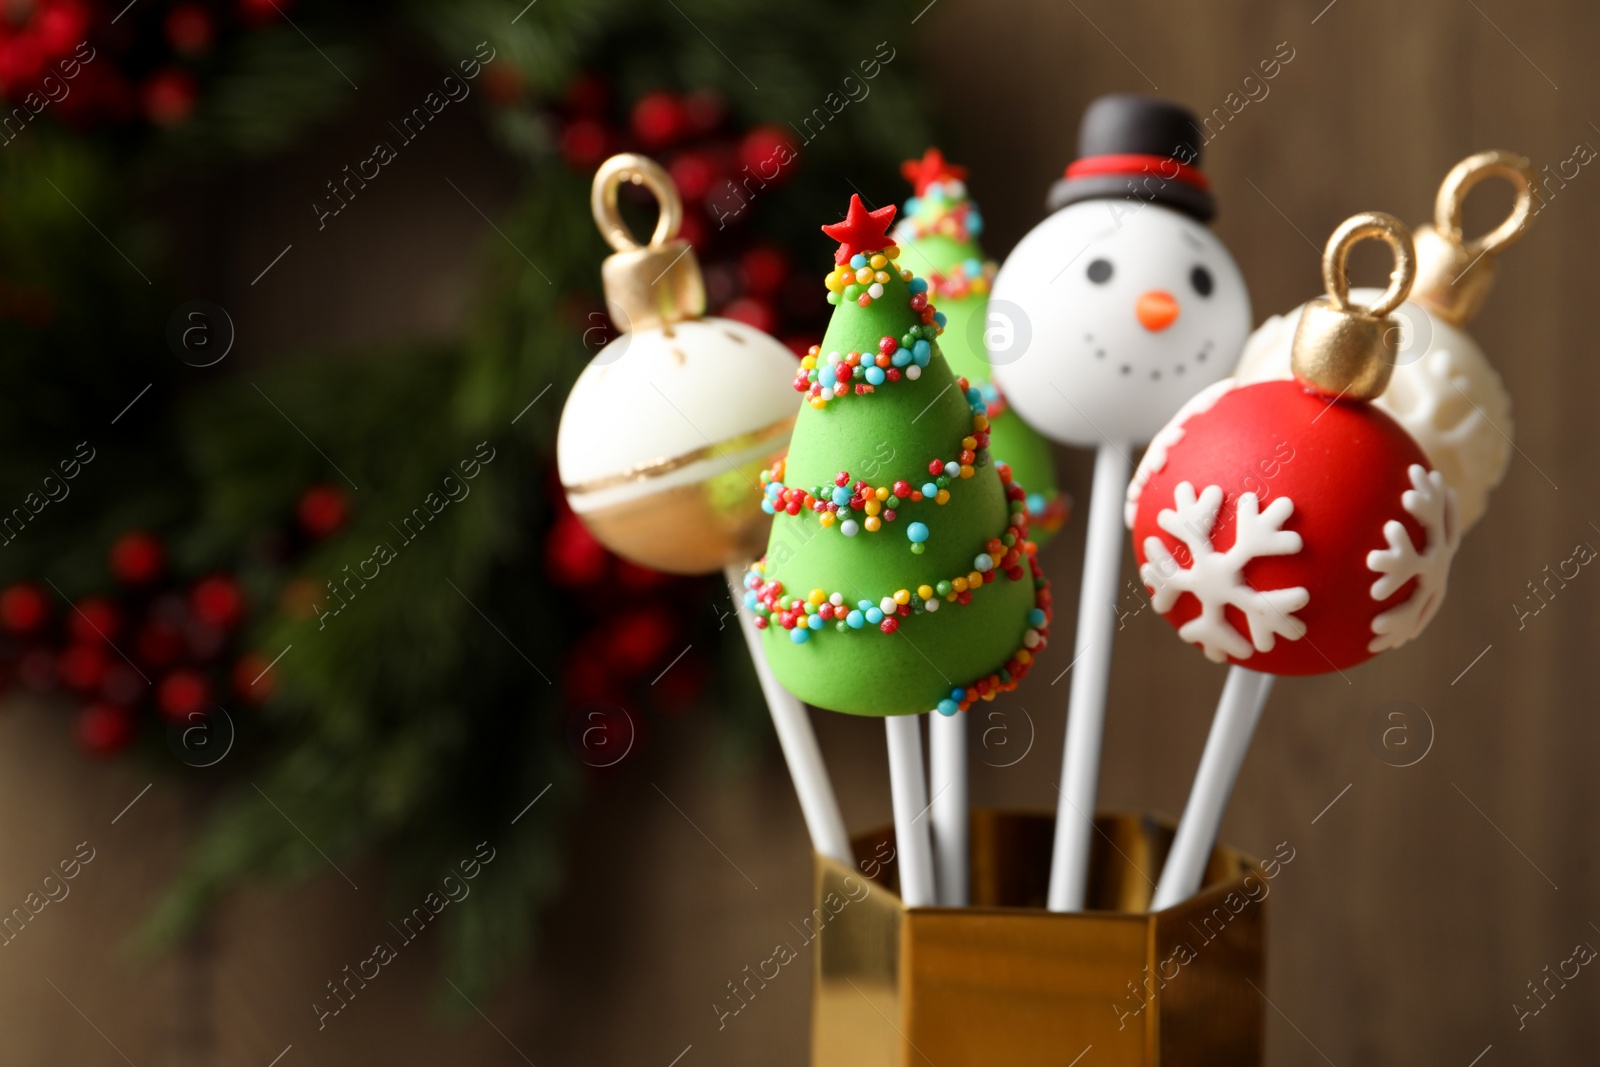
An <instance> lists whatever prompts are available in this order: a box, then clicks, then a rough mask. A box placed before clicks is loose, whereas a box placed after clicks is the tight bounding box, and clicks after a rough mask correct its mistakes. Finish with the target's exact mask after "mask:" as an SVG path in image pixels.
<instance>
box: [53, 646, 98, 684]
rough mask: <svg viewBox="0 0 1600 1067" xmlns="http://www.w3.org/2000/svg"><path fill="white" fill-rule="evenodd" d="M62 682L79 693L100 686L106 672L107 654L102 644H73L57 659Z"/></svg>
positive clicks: (57, 668) (57, 667)
mask: <svg viewBox="0 0 1600 1067" xmlns="http://www.w3.org/2000/svg"><path fill="white" fill-rule="evenodd" d="M56 671H57V672H58V673H59V674H60V676H61V684H62V685H64V686H66V687H67V688H68V689H73V690H76V691H77V692H79V693H92V692H94V691H95V690H97V689H99V688H100V683H101V681H102V680H103V679H104V678H105V673H106V655H105V652H104V650H103V646H101V645H98V644H96V645H73V646H71V647H70V648H68V649H67V650H66V651H65V652H63V653H61V656H60V658H59V659H57V660H56Z"/></svg>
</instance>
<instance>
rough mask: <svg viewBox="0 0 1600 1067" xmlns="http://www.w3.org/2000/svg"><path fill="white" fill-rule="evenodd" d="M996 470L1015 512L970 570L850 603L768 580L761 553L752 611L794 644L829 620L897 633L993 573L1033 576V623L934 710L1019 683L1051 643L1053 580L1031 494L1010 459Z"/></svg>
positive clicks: (947, 711)
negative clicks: (1035, 533)
mask: <svg viewBox="0 0 1600 1067" xmlns="http://www.w3.org/2000/svg"><path fill="white" fill-rule="evenodd" d="M998 471H999V474H1000V478H1001V482H1002V483H1003V484H1004V486H1005V490H1006V500H1007V501H1008V504H1009V507H1010V511H1011V520H1010V525H1009V526H1008V527H1007V528H1006V532H1005V533H1004V534H1003V535H1001V536H1000V537H996V538H990V539H989V541H988V542H987V543H986V544H985V545H984V546H983V551H981V552H979V553H978V554H977V555H976V556H975V557H974V558H973V561H972V563H973V569H972V571H971V572H970V573H968V574H964V575H957V576H956V577H954V578H950V579H947V580H942V581H939V582H936V583H933V584H926V583H924V584H921V585H919V586H917V588H916V589H915V590H914V591H913V590H910V589H898V590H896V591H895V592H894V593H892V594H890V595H888V596H885V597H882V598H880V599H879V600H878V601H877V602H876V603H874V602H873V601H871V600H858V601H856V603H855V606H854V607H851V606H850V602H849V601H848V600H846V599H845V595H844V594H843V593H838V592H835V593H828V592H826V591H825V590H822V589H813V590H811V591H810V592H809V593H807V594H806V595H805V596H803V597H796V596H791V595H789V594H787V593H785V592H784V588H783V583H782V582H780V581H777V580H772V581H768V580H766V577H765V574H766V557H764V556H763V557H762V558H761V559H760V560H758V561H756V562H755V563H753V564H751V566H750V569H749V570H748V571H746V572H745V579H744V585H745V606H746V607H747V608H749V609H750V611H751V612H752V613H753V614H754V615H755V624H756V626H757V628H759V629H766V628H768V627H770V626H781V627H783V628H784V629H785V630H788V631H789V639H790V640H791V641H793V642H794V643H795V644H805V643H806V642H807V641H809V640H811V636H812V633H813V632H814V631H817V630H822V629H824V628H826V627H827V625H828V623H830V622H832V623H833V627H834V629H835V630H836V631H837V632H839V633H849V632H851V631H853V630H863V629H866V628H867V627H868V626H875V627H876V628H877V629H878V630H879V632H881V633H885V634H892V633H895V632H896V631H897V630H899V628H900V625H901V621H902V620H904V619H908V618H911V617H913V616H916V615H921V614H923V613H925V612H936V611H938V610H939V608H940V605H941V604H944V603H953V604H957V605H966V604H970V603H972V594H973V592H974V591H975V590H977V589H980V588H982V587H983V586H984V585H985V584H988V583H992V582H994V581H997V580H998V579H997V577H996V572H999V573H1001V574H1004V575H1005V576H1006V577H1007V578H1008V579H1010V580H1012V581H1021V580H1022V579H1023V578H1024V577H1025V576H1027V577H1031V579H1032V581H1033V583H1034V606H1033V609H1032V610H1031V611H1029V613H1028V629H1027V630H1026V631H1025V632H1024V633H1023V635H1022V646H1021V647H1020V648H1018V649H1017V650H1016V651H1015V652H1013V653H1012V655H1011V657H1010V658H1009V659H1008V660H1007V661H1006V664H1005V666H1004V667H1002V668H1001V669H1000V670H999V671H996V672H995V673H993V674H991V675H989V676H988V677H986V678H982V679H979V680H978V681H975V682H973V683H972V684H970V685H968V686H957V687H955V688H953V689H951V691H950V695H949V696H947V697H945V698H944V699H942V700H940V701H939V703H938V706H937V707H936V708H935V709H934V710H936V711H938V712H939V713H940V714H942V715H954V714H955V713H956V712H958V711H966V710H967V709H968V708H969V707H971V706H972V704H973V702H974V701H976V700H992V699H994V697H995V696H996V695H998V694H999V693H1003V692H1007V691H1009V690H1011V689H1014V688H1016V685H1017V682H1018V681H1020V680H1021V679H1022V677H1023V676H1024V675H1026V674H1027V672H1028V669H1029V668H1030V667H1031V666H1032V664H1033V655H1034V653H1035V652H1036V651H1038V650H1039V649H1042V648H1044V647H1045V645H1046V644H1047V643H1048V640H1049V635H1050V629H1049V625H1050V618H1051V611H1052V605H1051V599H1050V582H1049V580H1048V579H1046V578H1045V577H1044V575H1043V572H1042V571H1041V570H1040V569H1039V563H1038V560H1037V558H1036V556H1035V551H1036V550H1035V548H1034V545H1033V542H1032V541H1029V540H1028V539H1027V534H1028V518H1027V510H1026V504H1025V500H1026V497H1027V494H1026V493H1025V492H1024V491H1023V489H1022V487H1021V486H1018V485H1014V484H1012V482H1011V471H1010V468H1008V467H1007V466H1006V465H1005V464H999V465H998ZM1024 562H1026V565H1027V569H1026V571H1025V570H1024V566H1023V565H1024Z"/></svg>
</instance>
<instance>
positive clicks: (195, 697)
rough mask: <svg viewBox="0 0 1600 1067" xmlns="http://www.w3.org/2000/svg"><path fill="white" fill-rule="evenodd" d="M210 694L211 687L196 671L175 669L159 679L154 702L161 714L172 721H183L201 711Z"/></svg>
mask: <svg viewBox="0 0 1600 1067" xmlns="http://www.w3.org/2000/svg"><path fill="white" fill-rule="evenodd" d="M210 695H211V687H210V685H209V684H208V683H207V682H206V680H205V678H204V677H203V676H202V675H200V674H199V672H197V671H191V670H176V671H173V672H172V673H171V674H169V675H167V676H166V677H165V678H163V679H161V685H160V687H159V688H158V689H157V690H156V703H157V704H158V705H159V706H160V708H161V714H163V715H165V716H166V717H167V718H169V719H171V720H173V721H174V722H184V721H186V720H187V719H188V718H189V716H190V715H192V714H194V713H195V712H197V711H201V710H203V709H204V708H205V706H206V701H207V699H208V698H209V697H210Z"/></svg>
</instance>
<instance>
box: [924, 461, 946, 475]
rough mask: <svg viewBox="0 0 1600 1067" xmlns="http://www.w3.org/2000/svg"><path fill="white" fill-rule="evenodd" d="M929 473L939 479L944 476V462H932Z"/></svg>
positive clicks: (929, 465)
mask: <svg viewBox="0 0 1600 1067" xmlns="http://www.w3.org/2000/svg"><path fill="white" fill-rule="evenodd" d="M928 473H929V474H931V475H933V476H934V477H938V476H939V475H941V474H943V473H944V462H943V461H942V460H937V459H936V460H933V461H931V462H930V463H929V464H928Z"/></svg>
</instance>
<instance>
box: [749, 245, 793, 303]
mask: <svg viewBox="0 0 1600 1067" xmlns="http://www.w3.org/2000/svg"><path fill="white" fill-rule="evenodd" d="M739 276H740V277H741V278H743V279H744V285H745V288H746V289H748V290H750V292H752V293H756V294H759V295H763V296H765V295H768V294H771V293H773V292H776V291H777V289H778V287H779V286H781V285H782V284H783V281H784V279H785V278H787V277H788V276H789V261H788V260H787V259H786V258H785V257H784V254H783V252H782V250H781V249H778V248H774V247H772V246H771V245H757V246H756V247H755V248H752V249H750V251H748V252H746V253H745V254H744V255H743V256H742V257H740V259H739Z"/></svg>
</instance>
